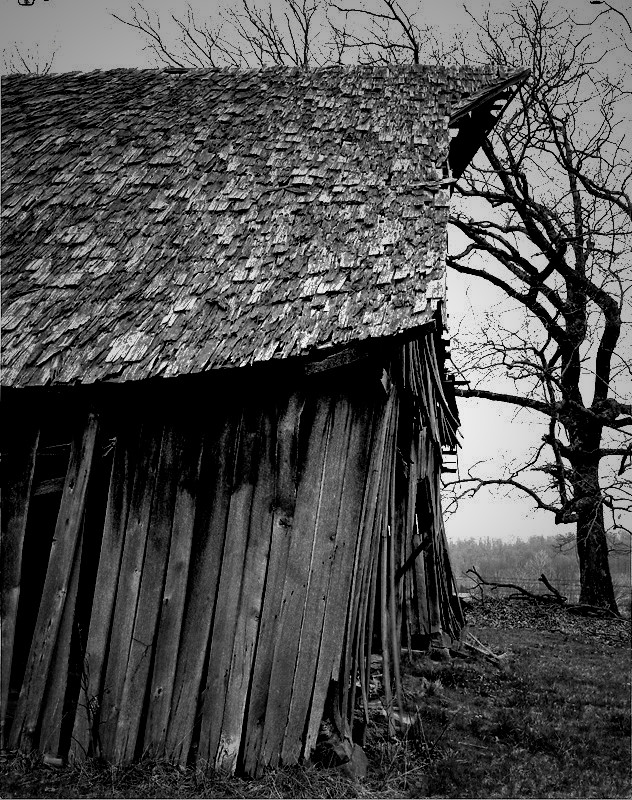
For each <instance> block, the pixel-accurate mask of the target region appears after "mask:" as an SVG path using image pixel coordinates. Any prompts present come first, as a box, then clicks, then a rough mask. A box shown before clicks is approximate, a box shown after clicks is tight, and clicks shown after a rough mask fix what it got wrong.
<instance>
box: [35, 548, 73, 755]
mask: <svg viewBox="0 0 632 800" xmlns="http://www.w3.org/2000/svg"><path fill="white" fill-rule="evenodd" d="M82 540H83V534H82V535H81V536H80V538H79V542H78V544H77V549H76V551H75V558H74V562H73V565H72V573H71V576H70V582H69V584H68V596H67V597H66V603H65V604H64V610H63V612H62V620H61V625H60V628H59V635H58V636H57V644H56V646H55V655H54V657H53V661H52V664H51V674H50V677H49V682H48V686H47V688H46V694H45V701H44V710H43V712H42V723H41V730H40V735H39V744H38V748H39V750H41V751H42V752H43V753H50V754H51V755H53V756H55V757H57V756H60V755H62V754H61V753H60V751H59V745H60V734H61V723H62V716H63V711H64V700H65V698H66V687H67V685H68V668H69V662H70V641H71V638H72V630H73V625H74V621H75V606H76V602H77V588H78V586H79V574H80V571H81V554H82V551H83V546H82Z"/></svg>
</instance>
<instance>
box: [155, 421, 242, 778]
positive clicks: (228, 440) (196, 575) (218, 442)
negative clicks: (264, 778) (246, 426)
mask: <svg viewBox="0 0 632 800" xmlns="http://www.w3.org/2000/svg"><path fill="white" fill-rule="evenodd" d="M222 413H223V417H222V418H221V419H220V420H219V425H220V427H219V430H212V431H210V432H209V434H208V439H207V441H208V444H209V445H210V446H207V444H206V443H205V445H204V447H205V452H206V456H205V460H207V461H208V469H204V471H203V474H202V477H201V479H200V493H199V498H201V497H202V496H203V495H204V493H205V492H208V495H209V497H210V502H209V507H206V508H204V509H203V513H201V514H200V517H199V518H197V515H196V522H195V529H196V531H195V536H194V538H195V539H196V540H199V542H200V547H199V550H197V551H196V553H195V556H194V557H193V558H192V567H193V569H192V570H191V575H190V578H189V584H190V590H189V591H190V596H189V599H188V602H187V604H186V609H185V614H184V626H183V630H182V638H181V642H180V648H179V652H178V663H177V666H176V675H175V679H174V683H173V696H172V701H171V715H170V718H169V724H168V727H167V736H166V740H165V753H164V754H165V757H166V758H168V759H169V760H171V761H175V762H177V763H179V764H186V762H187V759H188V756H189V751H190V749H191V742H192V738H193V730H194V726H195V721H196V713H197V708H198V699H199V693H200V685H201V681H202V673H203V670H204V662H205V660H206V654H207V647H208V639H209V633H210V629H211V624H212V620H213V616H214V612H215V599H216V595H217V580H218V575H219V570H220V565H221V562H222V552H223V549H224V539H225V535H226V520H227V517H228V506H229V500H230V491H231V488H232V479H233V458H234V447H235V436H236V429H237V420H238V417H237V415H236V414H235V413H234V412H232V413H231V412H228V411H223V412H222ZM198 502H199V501H198Z"/></svg>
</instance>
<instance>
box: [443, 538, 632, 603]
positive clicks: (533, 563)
mask: <svg viewBox="0 0 632 800" xmlns="http://www.w3.org/2000/svg"><path fill="white" fill-rule="evenodd" d="M629 544H630V542H629V537H628V539H627V540H626V538H625V537H623V536H622V537H620V538H619V539H618V540H616V541H613V542H612V545H613V547H612V549H611V552H610V568H611V573H612V581H613V583H614V584H615V586H616V587H617V588H618V589H620V590H621V592H622V593H626V590H627V589H629V586H630V547H629ZM450 556H451V559H452V566H453V569H454V574H455V576H456V579H457V583H458V585H459V590H460V591H467V590H469V589H470V588H471V587H472V586H473V581H472V580H471V579H470V578H469V577H468V576H466V575H465V571H466V570H467V569H469V568H470V567H476V569H477V570H478V572H479V573H480V574H481V575H482V576H483V577H484V578H485V579H486V580H489V581H499V582H501V583H507V582H509V583H517V584H520V585H521V586H524V587H525V588H528V589H531V590H534V589H536V590H537V591H544V587H543V586H542V585H541V584H538V582H537V579H538V578H539V577H540V575H541V574H542V573H544V574H545V575H546V577H547V578H548V579H549V580H550V581H551V583H552V584H553V585H554V586H557V587H558V588H559V589H560V591H562V593H563V594H565V595H568V596H569V600H572V601H574V600H576V597H575V595H578V594H579V565H578V562H577V555H576V553H575V548H574V547H573V546H572V545H569V544H566V545H565V546H560V541H559V540H558V539H556V538H551V537H547V536H530V537H529V538H528V539H516V540H515V541H513V542H505V541H503V540H502V539H492V538H490V537H487V538H479V539H475V538H470V539H460V540H458V539H457V540H450Z"/></svg>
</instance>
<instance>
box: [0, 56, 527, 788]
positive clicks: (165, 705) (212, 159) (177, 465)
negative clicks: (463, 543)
mask: <svg viewBox="0 0 632 800" xmlns="http://www.w3.org/2000/svg"><path fill="white" fill-rule="evenodd" d="M523 77H524V73H518V72H514V73H504V72H499V71H498V70H497V69H495V68H491V67H488V68H460V69H447V68H441V67H413V66H393V67H385V66H367V67H357V68H350V67H332V68H327V69H320V70H316V71H313V72H303V71H299V70H295V69H289V68H273V69H269V70H259V71H243V72H240V71H229V70H170V69H164V70H147V71H135V70H115V71H110V72H92V73H85V74H80V73H72V74H61V75H49V76H45V77H41V76H12V77H8V78H5V79H3V85H2V92H3V105H4V108H3V120H2V123H3V124H2V137H3V141H2V145H3V146H2V162H3V163H2V167H3V187H2V188H3V223H4V236H3V272H4V275H3V319H2V322H3V352H2V359H3V361H2V364H3V367H2V384H3V406H4V409H3V418H4V425H3V443H2V472H3V501H2V502H3V509H2V511H3V514H2V525H3V532H2V563H3V569H2V688H1V692H2V695H1V696H2V722H3V730H2V735H3V741H4V745H5V746H7V747H10V748H19V749H22V750H29V749H39V750H40V751H42V752H47V753H52V754H54V755H61V756H62V757H66V756H70V757H75V758H81V757H83V756H84V755H86V754H99V755H102V756H104V757H106V758H108V759H111V760H112V761H114V762H118V763H120V762H125V761H128V760H130V759H133V758H134V757H137V756H139V755H141V754H144V753H150V754H152V755H154V756H157V757H162V758H167V759H169V760H172V761H174V762H178V763H182V764H184V763H187V762H190V761H192V760H196V761H197V762H198V763H200V764H209V765H211V766H217V767H220V768H224V769H228V770H234V769H236V768H238V769H240V770H244V771H246V772H249V773H258V772H260V771H261V769H263V768H265V767H266V766H268V765H272V766H275V765H278V764H280V763H285V764H288V763H294V762H296V761H297V760H299V759H300V758H301V757H303V756H307V755H309V753H310V752H311V750H312V749H313V747H314V745H315V742H316V738H317V736H318V733H319V728H320V725H321V720H322V719H323V715H326V716H327V717H328V719H330V720H331V721H332V723H333V724H334V725H335V727H336V729H337V730H338V732H339V735H340V737H341V739H342V740H343V742H346V744H347V746H348V747H351V746H352V744H351V742H352V725H353V717H354V713H355V714H358V713H362V712H363V710H364V712H365V713H366V709H367V693H368V680H369V668H370V659H371V653H372V652H379V653H382V654H383V659H384V660H383V672H384V688H385V693H386V703H387V706H388V705H392V707H396V706H397V705H398V702H400V699H398V696H399V695H400V680H399V653H400V648H401V647H406V646H410V645H414V646H415V647H430V646H431V645H433V644H436V645H438V646H445V644H446V643H447V642H448V641H449V640H450V639H451V638H455V637H458V635H459V631H460V628H461V626H462V615H461V611H460V607H459V602H458V598H457V596H456V593H455V587H454V581H453V576H452V573H451V570H450V561H449V557H448V551H447V546H446V541H445V536H444V531H443V524H442V518H441V507H440V499H439V486H440V473H441V469H442V454H444V453H446V452H452V451H453V450H454V448H455V446H456V429H457V425H458V418H457V411H456V406H455V402H454V396H453V393H452V391H451V384H450V378H449V375H448V374H447V373H446V369H445V360H446V352H445V341H444V317H445V307H444V299H445V253H446V225H447V218H448V205H449V200H450V187H451V184H452V183H453V182H454V180H455V179H456V178H458V176H459V175H460V174H461V172H462V171H463V169H464V168H465V166H466V165H467V163H468V162H469V160H470V159H471V158H472V156H473V154H474V153H475V151H476V149H477V147H478V146H479V144H480V142H481V141H482V137H483V136H485V135H486V133H487V132H488V131H489V130H490V128H491V127H492V125H493V123H494V120H495V118H496V116H497V114H498V112H499V110H500V109H502V107H504V105H505V104H506V103H507V101H508V99H509V97H510V95H511V93H512V92H513V91H514V89H515V86H516V84H517V83H518V82H519V81H520V80H522V78H523Z"/></svg>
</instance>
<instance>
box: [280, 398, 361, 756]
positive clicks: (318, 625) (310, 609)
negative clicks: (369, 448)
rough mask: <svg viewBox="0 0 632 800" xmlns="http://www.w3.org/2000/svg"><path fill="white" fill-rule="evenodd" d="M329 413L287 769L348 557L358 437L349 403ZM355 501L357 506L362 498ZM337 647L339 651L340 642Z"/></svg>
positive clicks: (339, 401) (296, 752)
mask: <svg viewBox="0 0 632 800" xmlns="http://www.w3.org/2000/svg"><path fill="white" fill-rule="evenodd" d="M331 413H332V420H331V429H330V434H329V437H330V442H329V446H328V448H327V451H326V458H325V466H324V470H323V479H322V490H321V496H320V501H319V508H318V512H317V517H316V527H315V533H314V545H313V549H312V561H311V564H310V568H309V576H308V586H307V595H306V598H305V605H304V609H303V613H302V620H301V625H300V632H299V641H298V656H297V660H296V669H295V672H294V679H293V684H292V686H291V690H290V687H288V690H290V694H291V700H290V706H289V710H288V719H287V723H286V727H285V734H284V737H283V743H282V750H281V758H282V760H283V763H285V764H293V763H296V762H297V761H298V758H299V756H300V753H301V749H302V745H303V741H302V738H303V733H304V731H305V728H306V723H307V713H308V709H309V707H310V703H311V700H312V696H313V692H314V682H315V678H316V672H317V667H318V662H319V659H320V658H322V659H325V660H328V659H327V657H328V655H329V653H328V652H327V651H322V652H321V644H322V636H323V625H324V622H325V611H326V606H327V602H328V596H329V594H330V592H332V593H336V590H337V588H338V587H336V586H332V578H333V575H334V574H335V573H337V568H338V565H339V562H340V559H341V557H342V554H343V552H344V546H345V543H346V542H345V541H344V534H345V533H348V532H347V531H345V532H342V531H339V525H338V520H339V516H340V513H341V509H342V502H343V492H344V487H345V472H346V469H347V459H348V457H349V450H350V447H351V440H352V434H353V433H354V430H353V428H354V422H355V420H354V417H353V413H352V408H351V404H350V402H349V399H348V398H347V397H345V396H343V395H341V396H339V397H338V398H336V399H335V401H334V403H332V407H331ZM353 456H355V453H353V455H352V457H353ZM347 486H348V484H347ZM356 499H357V502H358V504H359V503H360V498H356ZM338 533H340V534H341V535H340V540H339V539H338V538H337V534H338ZM345 610H346V609H345V608H344V607H342V608H339V609H338V614H339V616H341V617H344V612H345ZM336 644H337V645H338V646H339V647H341V646H342V641H340V642H337V643H336ZM334 646H335V645H334Z"/></svg>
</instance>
